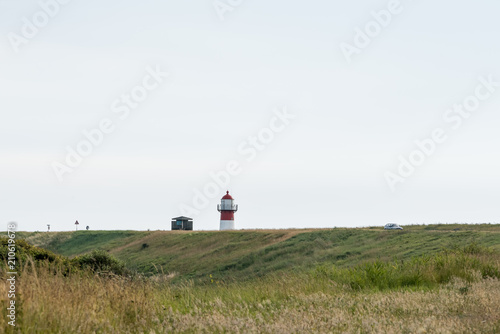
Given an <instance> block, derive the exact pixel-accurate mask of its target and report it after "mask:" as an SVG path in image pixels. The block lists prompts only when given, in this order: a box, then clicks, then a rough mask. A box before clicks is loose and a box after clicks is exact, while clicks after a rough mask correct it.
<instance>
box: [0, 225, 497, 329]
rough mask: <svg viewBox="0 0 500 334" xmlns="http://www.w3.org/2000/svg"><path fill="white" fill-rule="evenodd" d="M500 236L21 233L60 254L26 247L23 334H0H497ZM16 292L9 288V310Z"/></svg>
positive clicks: (423, 232) (0, 321) (493, 231)
mask: <svg viewBox="0 0 500 334" xmlns="http://www.w3.org/2000/svg"><path fill="white" fill-rule="evenodd" d="M499 233H500V226H499V225H473V226H467V225H452V226H450V225H447V226H437V225H435V226H410V227H406V228H405V230H404V231H384V230H381V229H380V228H365V229H323V230H272V231H271V230H262V231H261V230H255V231H230V232H162V231H153V232H134V231H116V232H115V231H81V232H71V233H69V232H64V233H20V235H19V237H24V238H26V240H28V241H29V242H31V243H34V244H38V245H41V246H44V247H46V248H50V249H52V250H54V251H56V252H57V253H59V254H62V255H55V254H52V253H51V252H50V251H45V250H43V249H38V248H36V247H32V246H30V245H28V244H24V243H23V242H20V243H19V244H20V245H21V246H22V247H24V248H22V249H21V250H20V251H19V252H20V253H19V254H20V257H21V255H22V258H23V260H22V265H21V266H20V268H19V272H20V276H19V280H18V296H17V301H18V304H17V305H18V314H17V316H18V327H16V328H15V329H13V328H10V327H8V326H7V324H6V321H7V319H6V317H2V318H0V328H4V329H6V332H8V333H171V332H178V333H498V332H500V280H499V279H500V234H499ZM4 244H5V242H4ZM21 246H20V247H21ZM2 247H4V246H2ZM96 248H100V249H102V250H103V251H97V252H95V251H94V252H92V253H88V252H89V251H90V250H95V249H96ZM3 253H4V250H3V249H2V254H3ZM83 253H86V254H85V255H82V254H83ZM63 255H68V256H70V258H66V257H65V256H63ZM115 256H116V257H117V258H119V259H121V260H123V261H124V262H120V261H118V260H115V259H114V257H115ZM123 264H126V265H127V266H128V267H129V268H131V269H132V271H130V270H124V269H123ZM155 266H156V267H157V268H158V269H155ZM159 266H161V267H159ZM0 268H1V269H2V271H1V272H0V274H1V276H2V277H4V276H5V275H6V270H5V267H1V266H0ZM151 268H153V269H151ZM161 268H163V270H162V269H161ZM134 269H138V270H139V273H136V274H133V270H134ZM141 271H142V273H141ZM151 272H154V275H152V274H151ZM6 295H7V286H6V285H0V296H1V297H0V307H2V309H5V307H6V305H7V304H6V302H7V301H6V299H5V296H6Z"/></svg>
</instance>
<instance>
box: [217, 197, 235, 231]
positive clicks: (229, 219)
mask: <svg viewBox="0 0 500 334" xmlns="http://www.w3.org/2000/svg"><path fill="white" fill-rule="evenodd" d="M217 210H218V211H219V212H220V230H221V231H223V230H234V213H235V212H236V211H238V205H236V204H234V199H233V197H231V195H229V191H228V192H226V194H225V195H224V197H222V200H221V204H217Z"/></svg>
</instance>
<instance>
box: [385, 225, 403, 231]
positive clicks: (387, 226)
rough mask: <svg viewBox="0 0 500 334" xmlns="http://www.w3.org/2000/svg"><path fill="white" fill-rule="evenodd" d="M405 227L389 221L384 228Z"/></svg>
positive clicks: (398, 228) (400, 228) (397, 228)
mask: <svg viewBox="0 0 500 334" xmlns="http://www.w3.org/2000/svg"><path fill="white" fill-rule="evenodd" d="M402 229H403V228H402V227H401V226H399V225H398V224H396V223H387V224H385V226H384V230H402Z"/></svg>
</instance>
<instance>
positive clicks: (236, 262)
mask: <svg viewBox="0 0 500 334" xmlns="http://www.w3.org/2000/svg"><path fill="white" fill-rule="evenodd" d="M20 237H24V238H26V240H27V241H28V242H30V243H32V244H34V245H36V246H39V247H43V248H46V249H48V250H51V251H54V252H56V253H58V254H61V255H66V256H74V255H78V254H82V253H86V252H89V251H91V250H93V249H104V250H106V251H109V252H110V253H111V254H113V255H115V256H116V257H117V258H118V259H120V260H122V261H124V262H125V263H126V265H127V266H128V267H129V268H131V269H136V270H138V271H141V272H146V273H157V272H161V271H162V270H163V271H164V272H165V273H167V272H169V273H172V272H175V273H178V274H179V278H195V279H202V280H207V277H209V276H210V275H212V278H213V279H224V280H232V279H234V280H242V279H247V278H254V277H260V276H264V275H267V274H270V273H276V272H278V273H279V272H280V271H283V270H287V271H288V272H289V271H296V272H303V271H305V270H309V269H312V268H315V267H317V266H318V265H322V264H335V265H336V266H339V267H351V266H354V265H357V264H359V263H363V262H370V261H374V260H377V259H380V260H382V261H386V260H398V261H406V260H410V259H412V258H414V257H416V256H420V255H424V254H426V255H431V254H435V253H438V252H439V251H441V250H442V249H445V248H448V249H449V248H456V247H464V246H466V245H470V244H473V243H475V244H477V245H480V246H485V247H491V248H493V249H497V250H500V225H489V224H484V225H427V226H408V227H405V230H403V231H385V230H383V229H382V228H378V227H377V228H363V229H361V228H358V229H347V228H334V229H316V230H311V229H308V230H242V231H213V232H197V231H183V232H180V231H168V232H166V231H152V232H139V231H79V232H61V233H53V232H51V233H20Z"/></svg>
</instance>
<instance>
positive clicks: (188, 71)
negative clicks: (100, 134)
mask: <svg viewBox="0 0 500 334" xmlns="http://www.w3.org/2000/svg"><path fill="white" fill-rule="evenodd" d="M47 1H48V0H45V1H42V3H45V2H47ZM236 2H237V1H234V0H233V2H232V3H236ZM388 3H389V1H366V0H363V1H362V0H359V1H355V2H354V1H327V0H315V1H294V0H293V1H290V0H287V1H285V0H275V1H264V0H252V1H250V0H243V1H241V4H240V5H237V6H236V7H235V8H234V10H233V11H231V12H227V13H225V20H224V21H222V20H220V18H219V16H218V14H217V12H216V10H215V9H214V7H213V1H212V0H203V1H200V0H195V1H172V0H164V1H159V0H144V1H130V0H122V1H106V2H102V1H96V0H87V1H79V0H73V1H71V2H70V3H68V4H66V5H63V6H61V8H60V10H59V12H58V13H57V14H56V15H55V16H54V17H53V18H50V20H49V22H48V24H47V25H46V26H45V27H43V28H40V29H39V32H38V33H37V34H36V36H34V37H33V38H31V39H29V40H28V42H27V43H26V44H24V45H22V46H21V47H20V50H19V52H17V53H16V52H15V51H14V49H13V48H12V45H11V43H10V42H9V33H16V34H19V35H21V29H22V26H23V24H24V23H23V17H26V18H28V19H29V20H32V18H33V16H34V15H36V14H37V13H39V12H40V10H41V7H40V4H39V2H38V1H27V0H23V1H17V0H16V1H14V0H0V115H1V118H0V120H1V121H0V157H1V163H0V224H1V225H3V226H1V225H0V229H3V230H5V229H6V225H7V223H8V222H10V221H17V222H18V224H19V229H20V230H30V231H31V230H42V231H43V230H46V224H51V230H72V229H74V225H73V223H74V221H75V220H77V219H78V220H79V222H80V224H81V225H80V228H81V227H82V226H86V225H88V226H90V228H91V229H142V230H144V229H152V230H153V229H169V228H170V219H171V218H172V217H175V216H179V215H181V214H183V212H181V210H180V205H181V204H183V203H184V204H186V205H192V200H193V196H194V191H193V189H194V188H197V189H200V190H203V188H204V187H205V185H206V184H207V183H208V182H210V176H209V173H210V172H216V171H219V170H222V169H224V166H225V165H226V164H227V163H228V162H229V161H231V160H237V161H240V162H242V171H241V173H240V174H239V175H237V176H234V177H232V178H231V183H230V185H229V186H227V187H224V189H222V188H221V189H219V192H218V194H217V195H216V196H215V197H214V198H211V199H210V202H209V205H208V206H207V207H206V208H203V209H201V210H200V213H199V214H197V215H194V214H191V215H190V216H192V217H193V218H195V229H207V230H211V229H218V227H219V213H218V212H217V210H216V205H217V204H218V203H219V201H220V198H221V197H222V196H223V195H224V193H225V191H226V188H227V189H229V190H230V192H231V194H232V195H233V196H234V197H235V199H236V203H238V204H239V206H240V209H239V211H238V212H237V213H236V214H235V216H236V227H237V228H287V227H331V226H367V225H382V224H385V223H386V222H388V221H395V222H398V223H400V224H410V223H435V222H455V221H458V222H475V223H477V222H494V221H496V222H498V217H499V211H498V210H499V209H498V203H497V201H495V199H498V195H499V192H500V191H499V190H500V188H499V186H500V175H499V170H500V169H499V168H500V160H499V158H498V152H499V150H498V144H499V143H500V132H499V131H496V128H497V127H498V125H499V121H500V115H499V113H498V110H499V108H500V87H499V88H497V91H496V92H495V93H494V94H493V95H492V96H491V98H489V99H487V100H486V101H484V102H481V105H480V107H479V108H478V109H477V110H476V111H474V112H473V113H472V116H471V117H470V118H468V119H465V120H464V121H463V124H462V126H461V127H460V128H459V129H457V130H453V129H452V128H451V126H450V124H447V123H446V122H444V121H443V115H444V114H445V112H446V110H447V109H448V108H451V107H452V106H453V104H455V103H461V102H462V101H463V100H464V99H465V98H467V97H468V96H470V95H471V94H473V93H474V90H475V88H476V87H477V86H478V84H479V81H478V78H479V77H480V76H483V77H485V78H487V77H488V76H489V75H492V76H493V78H494V79H496V80H498V81H500V70H499V64H500V43H498V41H499V32H500V20H498V13H499V12H500V3H499V2H498V1H494V0H478V1H474V2H470V1H451V0H444V1H439V2H436V1H430V0H421V1H409V0H402V1H401V5H402V8H403V9H402V12H401V13H400V14H397V15H393V17H392V21H391V22H390V24H389V25H388V26H387V27H384V28H383V29H382V30H381V32H380V34H379V35H378V36H375V37H374V38H373V39H372V42H371V44H370V45H369V46H368V47H366V48H364V49H362V50H361V51H360V54H358V55H355V56H353V57H352V62H351V63H348V62H347V61H346V59H345V58H344V55H343V53H342V51H341V49H340V44H341V43H343V42H345V43H350V44H353V39H354V35H355V28H356V27H360V28H362V29H364V27H365V25H366V24H367V23H368V22H370V21H372V20H373V17H372V16H371V14H370V13H371V12H372V11H379V10H382V9H384V8H387V6H388ZM156 66H159V67H160V68H161V69H162V70H164V71H168V72H169V73H170V76H169V77H168V78H167V79H166V80H165V82H164V83H163V84H162V85H161V86H160V87H159V88H157V89H156V90H154V91H152V92H150V94H149V95H148V97H147V99H146V100H145V101H144V102H142V103H141V104H140V105H139V107H137V108H136V109H135V110H133V111H132V112H131V114H130V116H129V117H128V118H127V119H125V120H120V119H119V118H118V117H117V116H118V115H117V114H114V113H113V112H112V111H111V107H110V106H111V104H112V103H113V101H115V100H116V99H118V98H120V96H121V94H123V93H129V92H130V91H131V89H132V88H133V87H135V86H137V85H140V84H141V83H142V80H143V78H144V77H145V75H146V74H147V72H146V68H147V67H152V68H155V67H156ZM285 106H286V107H287V110H288V111H289V112H290V113H292V114H294V115H295V116H296V118H295V119H294V120H293V121H291V123H290V124H289V125H288V126H287V127H286V128H285V129H284V130H283V131H282V132H280V133H277V134H276V135H275V139H274V140H273V141H271V142H270V143H269V144H267V146H266V148H265V149H264V150H263V151H261V152H259V153H258V155H257V157H256V158H255V159H254V160H253V161H251V162H246V160H245V156H243V155H241V154H239V153H238V147H239V146H240V145H242V143H244V142H245V140H247V138H248V137H249V136H252V135H256V134H258V133H259V131H261V129H263V128H265V127H267V126H268V125H269V122H270V120H271V119H272V118H273V115H274V114H273V110H274V109H276V108H282V107H285ZM104 118H110V119H112V120H113V122H114V124H115V125H116V129H115V131H114V132H113V133H111V134H109V135H106V136H105V137H104V141H103V143H102V145H99V146H98V147H95V149H94V150H93V153H92V154H91V155H89V156H88V157H85V158H84V160H83V163H82V164H81V165H80V166H79V167H78V168H76V169H75V170H74V172H72V173H70V174H69V173H68V174H65V176H64V181H63V182H62V183H61V182H59V181H58V179H57V177H56V175H55V173H54V171H53V168H52V163H53V162H54V161H58V162H61V163H64V160H65V157H66V154H67V147H68V146H70V147H73V148H75V147H76V146H77V144H78V143H79V142H81V141H82V140H84V139H85V137H83V135H82V131H84V130H90V129H92V128H96V127H97V126H98V124H99V122H100V121H101V120H102V119H104ZM438 127H441V128H444V129H445V130H446V131H447V135H448V137H449V138H448V140H447V141H446V142H445V143H444V144H441V145H438V146H437V149H436V151H435V153H434V154H432V155H431V156H430V157H428V158H427V159H426V161H425V163H424V164H423V165H422V166H419V167H417V168H416V171H415V173H414V174H413V175H412V176H411V177H409V178H408V179H407V180H406V182H405V183H402V184H398V185H397V186H396V191H394V192H392V191H391V189H390V187H389V186H388V184H387V183H386V180H385V177H384V173H386V172H387V171H393V172H395V171H396V170H397V167H398V156H399V155H402V156H404V157H408V156H409V155H410V153H411V152H412V151H413V150H415V149H416V145H415V144H414V141H415V140H422V139H424V138H429V136H430V134H431V132H432V131H433V130H434V129H435V128H438Z"/></svg>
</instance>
